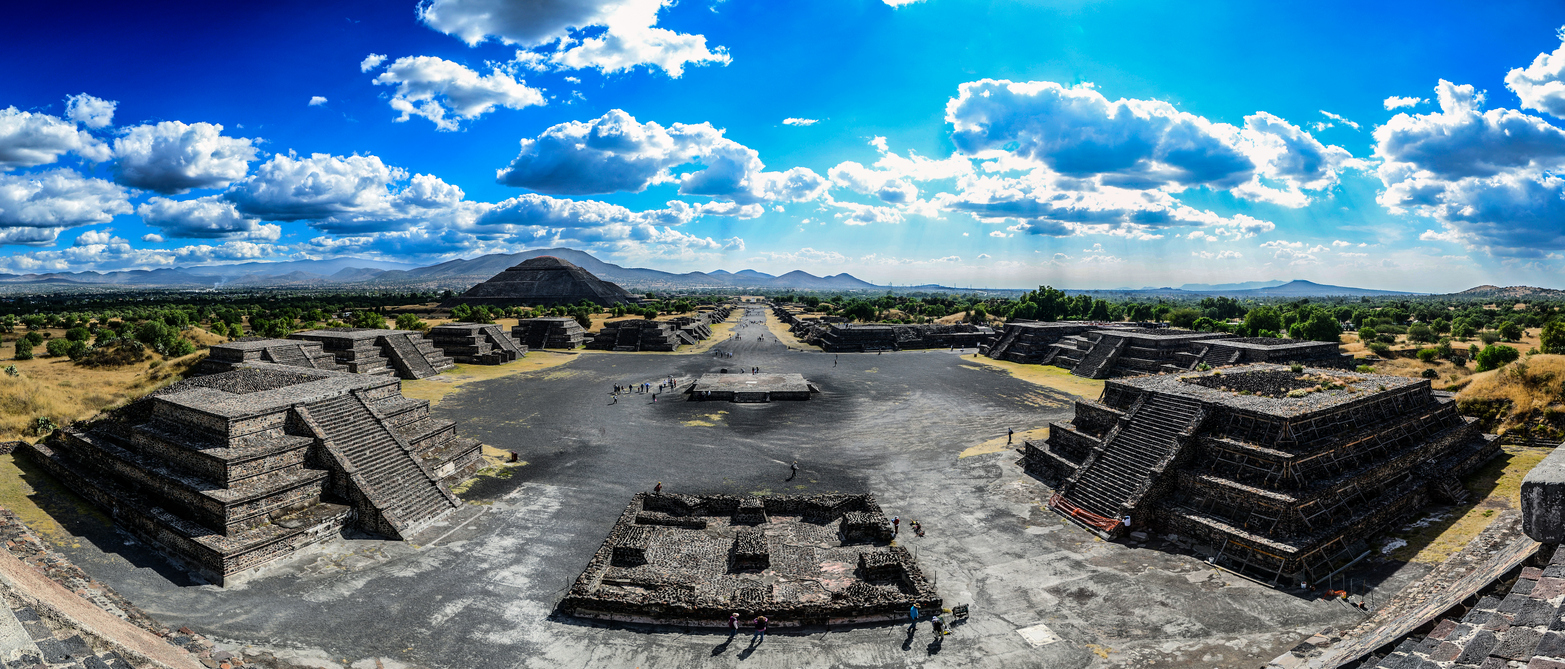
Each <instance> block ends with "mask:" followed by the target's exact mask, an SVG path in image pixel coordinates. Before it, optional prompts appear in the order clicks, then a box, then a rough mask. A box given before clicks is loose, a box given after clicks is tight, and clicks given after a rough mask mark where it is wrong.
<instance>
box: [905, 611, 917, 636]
mask: <svg viewBox="0 0 1565 669" xmlns="http://www.w3.org/2000/svg"><path fill="white" fill-rule="evenodd" d="M907 620H908V628H907V629H908V633H909V634H911V633H912V632H913V630H915V629H918V605H917V604H914V605H912V606H909V607H907Z"/></svg>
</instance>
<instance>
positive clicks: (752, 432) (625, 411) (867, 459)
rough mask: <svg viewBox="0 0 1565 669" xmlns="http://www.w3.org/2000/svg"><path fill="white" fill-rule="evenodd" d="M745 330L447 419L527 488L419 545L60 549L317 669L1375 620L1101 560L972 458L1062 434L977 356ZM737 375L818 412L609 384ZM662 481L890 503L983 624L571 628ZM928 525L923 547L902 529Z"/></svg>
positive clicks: (127, 590)
mask: <svg viewBox="0 0 1565 669" xmlns="http://www.w3.org/2000/svg"><path fill="white" fill-rule="evenodd" d="M744 318H745V321H744V322H743V323H742V324H740V325H739V326H738V327H737V328H736V329H735V335H734V336H735V338H734V339H733V340H732V341H729V342H724V343H722V344H721V345H719V346H718V347H717V348H719V349H721V350H725V351H728V352H730V353H732V357H725V358H719V357H716V356H714V355H712V354H710V353H708V354H700V355H686V356H677V355H676V356H669V355H639V354H613V353H587V354H583V355H581V356H580V358H579V359H577V360H575V361H573V362H571V363H569V364H567V365H564V366H560V367H555V368H552V369H548V370H541V371H538V372H534V373H529V374H523V375H516V376H510V377H502V378H497V379H493V380H488V381H479V382H474V383H472V384H469V385H467V386H465V387H464V388H463V389H462V390H461V391H460V392H456V393H453V394H451V395H449V396H447V397H446V399H445V400H444V401H442V402H441V403H440V405H439V406H438V408H437V409H436V411H435V413H436V415H437V417H439V418H450V419H454V420H456V421H457V424H458V429H459V430H460V431H461V432H462V433H463V434H464V435H466V436H470V437H474V438H478V439H480V440H482V441H483V442H485V443H486V444H489V445H491V446H494V447H497V448H500V449H505V450H513V451H516V452H517V453H518V454H519V455H520V459H521V460H523V461H526V462H527V463H528V464H526V465H525V466H522V467H519V468H516V469H513V470H510V471H511V472H513V475H512V476H509V477H507V478H498V477H497V478H492V479H488V480H484V481H481V482H479V483H478V484H477V485H475V486H473V487H472V488H471V489H470V490H469V491H468V493H467V497H468V498H469V500H470V504H469V505H468V506H466V507H464V508H463V509H461V510H460V511H459V512H458V515H456V516H454V517H452V518H450V519H448V521H447V522H445V523H442V524H440V525H437V526H435V527H432V528H430V529H428V530H426V531H425V532H424V533H423V534H422V535H421V536H418V537H415V538H414V539H413V540H412V541H409V542H406V543H398V542H388V541H383V540H378V539H374V538H369V537H352V538H344V539H339V540H333V541H331V542H328V543H327V544H325V545H323V546H322V547H320V548H318V549H314V550H310V551H306V552H305V553H303V554H301V555H299V556H296V557H294V558H292V559H290V560H289V561H287V562H285V563H282V564H277V565H273V566H270V567H267V568H264V569H263V570H261V571H260V572H259V573H255V574H253V575H249V576H247V577H245V578H242V579H238V580H239V582H238V583H236V584H234V585H232V586H230V587H228V588H218V587H215V586H212V585H207V584H203V583H201V582H199V581H198V580H195V579H192V578H190V577H189V576H187V575H185V574H184V572H182V571H181V570H179V569H178V567H177V566H175V565H171V564H169V563H168V562H167V561H166V560H164V559H163V558H161V557H160V556H159V555H158V554H157V553H155V552H153V551H150V550H148V548H147V547H145V546H142V545H139V544H136V543H133V542H128V541H126V540H125V537H124V536H123V535H121V534H119V533H117V532H115V531H114V530H113V529H112V527H110V526H107V525H103V524H100V525H94V524H93V522H94V521H91V520H90V519H84V520H77V521H73V523H72V524H71V525H69V527H68V529H69V530H70V531H71V532H73V533H74V534H76V535H77V536H78V537H80V538H81V541H79V542H78V544H79V546H78V547H75V548H66V549H64V550H65V551H66V552H67V553H68V554H69V556H70V557H71V559H72V560H73V561H74V562H75V563H76V564H78V565H80V566H81V567H82V568H84V569H85V570H86V571H87V572H88V573H89V574H91V577H92V578H95V579H97V580H99V581H101V582H104V583H107V584H109V585H110V586H112V588H113V589H114V590H115V591H117V592H119V593H121V594H123V595H124V596H125V597H126V598H127V599H129V600H130V601H132V602H135V604H136V605H137V606H139V607H141V608H142V609H144V610H145V611H147V612H148V613H149V614H150V615H152V616H153V617H154V618H156V619H157V620H160V621H163V624H165V625H169V626H173V627H175V628H188V629H190V630H192V631H194V632H195V633H198V634H200V635H203V636H205V637H209V638H211V639H214V640H218V643H217V646H216V648H217V649H219V650H221V651H223V652H230V653H250V654H252V655H246V656H245V657H247V658H248V657H253V656H255V655H254V654H257V653H262V652H264V653H267V654H269V656H270V657H275V658H279V659H280V660H282V661H288V662H295V663H298V664H302V665H307V666H320V667H346V666H352V667H377V666H378V667H388V668H390V667H404V666H420V667H432V668H433V667H440V668H451V669H485V668H490V667H496V668H498V667H587V666H593V667H599V666H602V667H637V666H640V667H662V666H679V667H709V666H710V667H720V666H735V665H737V664H744V665H746V666H760V667H904V666H930V667H943V666H952V667H957V666H962V667H965V666H984V667H1038V666H1048V667H1089V666H1131V665H1133V666H1152V667H1159V666H1163V667H1255V666H1259V665H1262V664H1264V663H1265V662H1266V661H1267V660H1269V659H1271V658H1273V657H1276V656H1277V655H1278V654H1280V653H1283V652H1285V651H1287V650H1288V649H1289V648H1292V647H1294V646H1296V645H1297V644H1298V643H1299V642H1300V641H1301V640H1303V639H1305V638H1307V637H1309V636H1310V635H1311V634H1313V633H1315V632H1317V631H1319V630H1321V629H1324V628H1327V627H1335V628H1338V629H1345V628H1348V627H1352V626H1353V625H1355V624H1357V623H1358V622H1359V621H1360V620H1361V619H1362V617H1363V614H1362V613H1361V612H1358V611H1354V610H1350V609H1348V608H1347V607H1345V606H1344V605H1343V604H1341V603H1339V602H1326V601H1319V600H1310V599H1304V598H1302V597H1299V596H1296V595H1294V594H1291V593H1286V592H1280V591H1277V590H1273V589H1270V588H1266V587H1262V586H1259V585H1257V584H1254V583H1251V582H1249V581H1247V580H1244V579H1241V578H1238V577H1234V576H1232V575H1230V574H1228V573H1226V572H1222V571H1219V570H1214V569H1213V568H1212V567H1211V566H1209V565H1207V564H1206V563H1205V562H1203V561H1202V560H1200V559H1199V558H1198V557H1196V556H1192V555H1189V554H1186V553H1183V552H1180V551H1179V550H1178V549H1177V548H1175V547H1173V546H1171V545H1168V544H1166V543H1164V542H1161V541H1159V540H1157V539H1156V538H1150V539H1149V540H1147V541H1142V542H1135V543H1106V542H1103V541H1100V540H1098V539H1097V538H1095V537H1094V536H1093V535H1091V534H1088V533H1087V532H1085V531H1083V530H1081V529H1079V528H1077V527H1075V526H1073V525H1068V524H1065V523H1064V522H1062V521H1061V520H1060V519H1059V518H1058V517H1057V516H1056V515H1054V514H1053V513H1052V512H1050V511H1048V510H1047V509H1046V508H1045V507H1043V506H1042V505H1041V501H1042V500H1044V499H1047V497H1048V495H1049V493H1050V491H1049V490H1048V489H1047V488H1045V487H1044V486H1042V485H1041V484H1039V483H1037V482H1036V481H1035V480H1033V479H1031V478H1029V477H1027V476H1026V475H1025V474H1023V473H1022V472H1021V470H1020V468H1019V467H1017V465H1016V460H1017V457H1018V454H1017V452H1016V451H1014V450H1002V451H999V452H985V453H981V454H977V455H971V456H970V457H959V454H961V453H962V452H963V451H964V450H966V449H968V448H970V447H973V446H974V445H977V444H981V443H984V442H986V441H990V440H993V439H994V438H996V437H1001V438H1003V437H1004V435H1005V433H1006V430H1007V429H1015V430H1016V431H1017V432H1023V431H1025V430H1031V429H1035V428H1041V427H1044V426H1046V425H1047V424H1048V422H1049V421H1051V420H1064V419H1066V418H1068V417H1069V416H1070V414H1071V406H1070V401H1071V398H1070V397H1069V396H1068V395H1064V394H1061V393H1057V392H1053V391H1050V390H1047V389H1044V388H1041V387H1039V386H1035V385H1032V384H1029V383H1026V382H1023V381H1020V380H1017V379H1015V378H1013V377H1011V376H1009V375H1007V374H1005V373H1003V372H1001V371H997V370H995V369H994V368H992V367H987V366H982V365H978V364H975V363H972V362H970V361H967V360H964V357H971V355H972V353H973V351H971V350H968V351H966V352H949V351H943V350H941V351H919V352H904V353H888V354H884V355H876V354H851V355H850V354H842V355H833V354H830V353H820V352H804V351H792V350H788V349H787V348H786V347H785V346H784V345H782V344H781V343H779V342H778V341H777V340H776V338H775V337H774V336H773V335H772V334H771V333H770V332H769V331H768V330H767V329H766V327H765V321H764V319H765V318H766V316H765V315H764V314H763V313H761V312H760V311H759V310H756V309H751V310H749V311H748V312H747V313H746V316H745V317H744ZM723 367H727V368H729V369H731V370H734V369H747V368H749V367H760V369H761V371H762V372H797V373H802V374H803V375H804V376H805V378H807V379H809V380H810V382H811V383H814V384H817V385H818V386H820V388H821V392H820V393H819V394H816V395H815V396H814V397H813V398H812V399H810V400H809V401H804V402H776V403H771V404H728V403H718V402H685V401H682V400H683V398H682V397H681V396H678V395H671V394H662V395H658V396H657V399H656V401H654V398H653V395H651V394H646V395H629V396H623V395H622V396H620V397H618V398H617V399H616V398H611V397H610V395H609V390H610V389H611V387H612V386H613V385H615V384H621V385H634V384H637V383H641V382H644V381H645V382H651V383H653V384H654V386H655V385H656V384H657V383H658V382H660V381H662V380H664V379H667V378H668V377H670V376H673V377H675V378H676V379H679V380H682V381H683V382H686V383H688V382H689V381H690V380H693V379H694V378H696V377H698V376H700V375H701V374H705V373H712V372H717V371H718V370H719V369H720V368H723ZM1017 445H1018V446H1019V445H1020V444H1019V443H1018V444H1017ZM794 461H797V462H798V466H799V474H798V476H797V477H796V478H795V479H793V480H791V481H790V480H788V477H789V475H790V472H791V470H790V467H789V465H790V463H792V462H794ZM659 482H661V483H662V484H663V489H664V490H665V491H672V492H691V493H727V494H778V493H784V492H788V493H796V494H811V493H828V492H845V493H873V494H874V495H875V496H876V497H877V499H878V500H879V502H880V504H881V506H882V507H883V508H884V510H885V512H886V513H887V514H888V515H896V516H900V518H901V519H902V522H903V525H902V527H903V528H904V529H903V532H902V536H901V537H899V540H898V543H899V545H902V546H904V547H906V548H907V549H908V550H910V551H912V552H913V553H914V554H915V555H916V557H917V559H918V561H919V563H920V564H921V565H923V567H924V570H925V572H926V573H927V574H928V575H929V576H930V577H931V578H932V579H934V580H935V581H936V587H937V588H938V590H939V593H940V595H941V596H942V597H943V598H944V600H945V602H946V606H948V607H949V606H952V605H962V604H967V605H970V607H971V609H970V610H971V616H970V617H969V618H967V619H966V620H962V621H957V622H958V624H957V625H956V626H955V627H954V630H953V633H952V634H950V635H948V636H944V637H941V638H938V639H937V638H936V637H935V636H934V635H933V634H932V633H931V630H930V627H929V625H928V623H923V624H920V625H919V626H918V627H917V628H916V629H914V630H912V631H910V630H909V628H908V626H907V625H871V626H863V627H851V628H835V627H834V628H830V629H827V628H802V629H789V630H786V631H783V630H779V629H776V628H774V633H773V634H771V635H770V636H768V637H767V638H766V639H765V641H764V642H759V643H752V642H751V641H750V635H749V634H748V633H745V634H742V635H740V636H739V637H738V638H734V639H730V638H729V637H728V635H727V634H726V633H723V632H711V631H703V630H690V629H683V628H678V627H672V626H657V625H633V624H623V623H604V622H597V621H586V620H579V619H574V618H570V617H567V616H562V615H559V614H558V613H557V612H556V611H555V605H556V603H557V602H558V601H559V599H560V597H561V596H563V594H564V593H565V591H566V589H567V588H568V587H569V586H570V584H571V583H572V582H573V580H574V579H575V578H576V576H577V575H578V574H580V573H581V570H582V569H583V568H584V566H585V565H586V564H587V562H588V561H589V560H590V559H591V558H592V556H593V553H594V551H596V550H597V548H598V546H599V544H600V542H601V541H602V540H603V537H604V536H606V535H607V534H608V532H609V530H610V528H611V527H612V526H613V525H614V523H615V521H616V519H617V518H618V516H619V514H620V512H621V511H622V510H623V509H624V508H625V504H626V503H627V502H628V501H629V499H630V498H631V496H632V495H634V494H635V493H636V492H640V491H645V490H649V489H651V488H652V487H653V486H654V485H656V484H657V483H659ZM911 520H918V521H920V523H921V525H922V526H923V528H924V529H925V536H922V537H920V536H916V535H913V534H912V533H910V532H908V531H907V530H906V528H907V526H908V523H909V522H910V521H911ZM99 522H101V521H99ZM1421 574H1422V572H1420V571H1418V570H1416V569H1413V570H1408V569H1402V570H1395V571H1392V570H1386V572H1385V573H1383V574H1380V575H1378V576H1377V577H1376V578H1375V584H1377V585H1379V586H1380V588H1381V589H1383V590H1387V591H1394V590H1396V589H1397V588H1398V587H1399V585H1400V584H1401V583H1404V582H1406V580H1408V579H1409V578H1413V577H1416V576H1419V575H1421ZM1371 600H1372V601H1373V600H1374V597H1373V596H1372V597H1371Z"/></svg>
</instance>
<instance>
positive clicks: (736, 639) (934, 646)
mask: <svg viewBox="0 0 1565 669" xmlns="http://www.w3.org/2000/svg"><path fill="white" fill-rule="evenodd" d="M547 620H548V621H549V622H551V623H557V624H561V625H570V626H572V627H582V628H596V629H605V630H618V631H623V632H632V633H635V634H646V635H652V634H682V635H684V636H687V637H701V638H705V639H708V640H709V641H712V642H714V645H713V646H712V650H711V654H712V656H713V657H717V656H720V655H727V654H729V653H731V652H733V651H734V650H735V649H737V650H738V658H739V659H741V660H743V659H746V658H749V657H750V655H752V654H754V653H757V652H762V651H764V650H765V649H766V641H765V640H761V641H758V642H756V641H754V640H753V636H754V634H755V630H754V627H752V626H751V624H750V623H749V621H748V620H747V621H745V622H744V623H743V624H741V625H740V627H739V631H738V633H736V634H734V635H732V636H730V635H729V633H728V632H729V630H728V628H727V627H692V626H685V625H677V624H671V623H632V622H622V621H617V620H599V619H596V618H578V617H576V616H573V615H570V614H568V613H563V612H561V611H560V609H559V608H558V607H556V608H555V609H554V611H553V612H551V613H550V614H549V617H548V618H547ZM966 622H967V621H966V620H963V619H958V620H955V621H951V622H950V623H948V625H949V627H948V629H949V630H950V631H949V632H947V633H946V634H944V635H941V636H936V637H934V640H932V641H927V642H926V641H925V639H929V638H930V637H931V636H932V635H933V632H932V631H931V628H930V622H929V618H927V617H925V618H921V619H919V623H918V627H917V629H916V630H914V629H910V627H909V625H908V624H907V622H906V621H902V620H885V621H880V622H866V623H856V624H841V625H800V626H798V627H776V626H775V625H776V623H777V621H775V620H773V621H772V624H773V627H772V628H771V629H770V630H768V631H767V632H766V638H767V639H770V638H772V637H824V636H828V635H831V634H837V633H842V632H849V631H854V630H866V629H879V630H895V629H900V630H908V633H907V635H906V636H905V637H897V639H898V641H897V645H898V646H900V647H901V648H902V650H905V651H909V652H913V651H914V649H915V648H917V647H919V646H923V650H924V651H925V652H926V653H928V654H930V655H935V654H937V653H939V652H940V651H941V650H942V648H943V647H944V645H945V641H946V638H947V637H948V636H958V635H957V631H956V630H957V629H958V628H959V627H960V626H962V625H963V624H965V623H966Z"/></svg>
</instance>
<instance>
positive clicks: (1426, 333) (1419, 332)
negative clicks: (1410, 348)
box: [1407, 323, 1435, 343]
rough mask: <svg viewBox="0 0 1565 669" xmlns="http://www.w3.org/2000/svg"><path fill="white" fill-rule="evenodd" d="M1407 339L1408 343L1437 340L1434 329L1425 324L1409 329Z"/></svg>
mask: <svg viewBox="0 0 1565 669" xmlns="http://www.w3.org/2000/svg"><path fill="white" fill-rule="evenodd" d="M1407 339H1408V341H1415V342H1419V343H1429V342H1433V341H1434V340H1435V331H1434V328H1431V327H1429V326H1428V325H1424V324H1423V323H1419V324H1418V325H1414V326H1413V327H1410V328H1408V329H1407Z"/></svg>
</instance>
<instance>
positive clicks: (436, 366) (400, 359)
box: [381, 333, 456, 379]
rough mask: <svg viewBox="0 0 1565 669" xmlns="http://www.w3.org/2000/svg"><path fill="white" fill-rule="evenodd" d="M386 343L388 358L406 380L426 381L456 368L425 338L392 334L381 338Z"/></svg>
mask: <svg viewBox="0 0 1565 669" xmlns="http://www.w3.org/2000/svg"><path fill="white" fill-rule="evenodd" d="M381 341H383V342H385V349H384V352H385V353H386V354H388V355H386V358H387V359H388V360H389V361H390V362H391V365H392V367H395V368H396V370H397V372H398V375H399V376H401V377H402V378H404V379H425V378H429V377H431V376H434V375H436V374H439V373H441V372H443V371H445V370H448V369H451V368H452V367H455V366H456V363H455V362H454V361H452V360H451V358H449V357H447V356H446V355H445V354H443V353H441V352H439V351H438V350H436V349H435V345H434V344H433V343H431V342H430V341H429V340H427V339H424V338H423V337H418V338H416V339H415V338H414V335H409V334H406V333H390V334H387V335H385V336H383V337H382V338H381Z"/></svg>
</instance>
